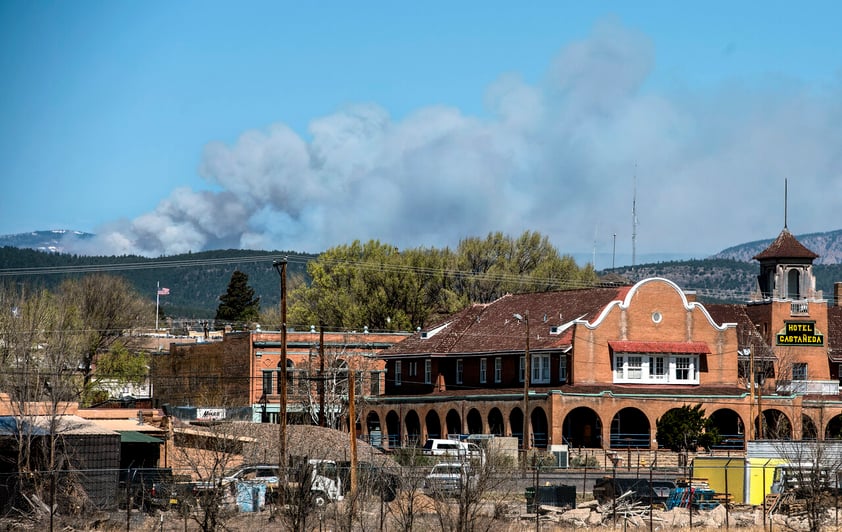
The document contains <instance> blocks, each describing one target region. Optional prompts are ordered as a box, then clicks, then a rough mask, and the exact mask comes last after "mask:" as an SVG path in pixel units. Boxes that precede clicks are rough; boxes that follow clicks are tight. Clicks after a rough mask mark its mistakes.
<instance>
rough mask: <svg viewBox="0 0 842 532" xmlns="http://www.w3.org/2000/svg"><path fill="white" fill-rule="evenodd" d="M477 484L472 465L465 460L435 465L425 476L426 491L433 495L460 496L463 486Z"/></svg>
mask: <svg viewBox="0 0 842 532" xmlns="http://www.w3.org/2000/svg"><path fill="white" fill-rule="evenodd" d="M474 485H476V477H475V476H474V475H473V474H472V471H471V467H470V465H468V464H466V463H463V462H442V463H439V464H436V465H434V466H433V469H432V470H431V471H430V473H429V474H428V475H427V476H426V477H425V478H424V491H426V492H427V493H428V494H430V495H431V496H434V497H435V496H438V497H447V496H458V495H459V494H460V493H461V492H462V489H463V488H466V487H471V486H474Z"/></svg>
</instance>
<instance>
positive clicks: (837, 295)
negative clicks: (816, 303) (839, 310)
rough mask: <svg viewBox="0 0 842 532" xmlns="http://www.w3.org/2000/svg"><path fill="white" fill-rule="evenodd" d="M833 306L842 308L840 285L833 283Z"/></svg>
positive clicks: (841, 289) (841, 284) (841, 285)
mask: <svg viewBox="0 0 842 532" xmlns="http://www.w3.org/2000/svg"><path fill="white" fill-rule="evenodd" d="M833 304H834V305H836V306H837V307H842V283H833Z"/></svg>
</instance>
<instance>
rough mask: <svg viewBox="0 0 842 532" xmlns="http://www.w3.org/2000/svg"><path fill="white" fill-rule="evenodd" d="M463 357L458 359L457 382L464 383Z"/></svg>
mask: <svg viewBox="0 0 842 532" xmlns="http://www.w3.org/2000/svg"><path fill="white" fill-rule="evenodd" d="M462 370H463V368H462V359H461V358H460V359H458V360H456V384H462Z"/></svg>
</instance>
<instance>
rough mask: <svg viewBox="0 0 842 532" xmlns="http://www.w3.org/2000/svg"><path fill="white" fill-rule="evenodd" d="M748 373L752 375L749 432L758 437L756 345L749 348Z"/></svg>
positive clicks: (755, 437)
mask: <svg viewBox="0 0 842 532" xmlns="http://www.w3.org/2000/svg"><path fill="white" fill-rule="evenodd" d="M748 374H749V375H750V377H749V379H751V383H750V388H749V389H750V390H751V391H750V393H749V402H748V419H749V423H750V425H749V430H747V431H746V432H748V434H749V435H750V436H749V437H751V435H753V436H754V437H753V438H752V439H754V440H756V439H757V426H756V425H755V424H754V380H755V375H754V346H753V345H750V346H749V348H748Z"/></svg>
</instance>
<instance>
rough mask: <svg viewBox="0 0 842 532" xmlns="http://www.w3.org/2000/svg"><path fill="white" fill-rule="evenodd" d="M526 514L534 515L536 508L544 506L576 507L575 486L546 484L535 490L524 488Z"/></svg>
mask: <svg viewBox="0 0 842 532" xmlns="http://www.w3.org/2000/svg"><path fill="white" fill-rule="evenodd" d="M525 495H526V513H530V514H531V513H535V511H536V509H537V506H538V505H541V504H546V505H547V506H555V507H557V508H575V507H576V486H567V485H564V484H547V485H545V486H538V491H537V493H536V491H535V488H533V487H528V488H526V494H525Z"/></svg>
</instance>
